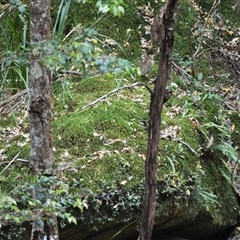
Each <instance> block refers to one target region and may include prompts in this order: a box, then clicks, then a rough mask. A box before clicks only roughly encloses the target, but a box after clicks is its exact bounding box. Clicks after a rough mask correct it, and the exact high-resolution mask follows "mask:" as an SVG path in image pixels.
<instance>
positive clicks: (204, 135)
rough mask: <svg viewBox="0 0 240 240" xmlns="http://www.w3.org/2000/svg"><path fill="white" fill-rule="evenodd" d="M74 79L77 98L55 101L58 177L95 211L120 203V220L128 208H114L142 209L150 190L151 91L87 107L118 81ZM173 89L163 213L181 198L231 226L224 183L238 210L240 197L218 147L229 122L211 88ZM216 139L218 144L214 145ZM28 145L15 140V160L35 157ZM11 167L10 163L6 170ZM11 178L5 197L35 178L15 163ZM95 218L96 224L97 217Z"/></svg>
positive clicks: (167, 108)
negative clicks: (146, 189) (224, 125)
mask: <svg viewBox="0 0 240 240" xmlns="http://www.w3.org/2000/svg"><path fill="white" fill-rule="evenodd" d="M175 80H176V79H175V78H174V81H175ZM127 81H128V82H127ZM69 82H70V83H71V84H70V85H69V86H70V89H71V94H72V97H70V95H67V94H66V92H65V91H60V90H58V92H57V91H55V94H54V96H53V99H54V104H53V105H54V107H53V119H54V120H53V143H54V149H55V152H54V156H55V160H56V174H57V177H58V178H60V179H63V181H67V182H68V186H69V191H70V193H71V194H73V196H78V197H79V196H81V198H83V199H85V200H87V201H88V204H89V205H90V206H92V205H91V204H94V206H95V207H96V204H99V201H97V200H96V199H98V198H101V199H102V198H103V199H104V200H106V199H107V200H108V201H109V204H110V205H111V204H112V212H111V214H113V215H112V217H113V216H114V214H115V215H116V216H117V215H118V214H120V212H121V211H122V210H121V209H122V208H121V209H120V208H119V209H115V208H114V206H115V205H116V203H117V202H118V201H119V202H121V204H123V205H124V208H125V210H126V211H130V210H132V209H134V208H132V207H133V205H134V204H136V206H135V207H136V208H137V209H139V207H140V206H141V196H142V193H143V189H144V165H145V164H144V162H145V158H146V153H147V139H148V132H147V128H148V127H147V123H148V118H149V112H148V107H149V99H150V94H149V92H148V91H147V90H146V88H145V87H143V86H137V87H135V88H134V89H124V90H121V91H119V92H116V93H114V94H112V95H110V96H108V97H107V98H105V99H104V100H102V101H99V102H98V103H96V104H93V105H92V106H91V107H87V108H85V109H83V110H82V107H84V106H86V105H87V104H89V103H91V102H92V101H94V100H96V99H97V98H99V97H101V96H103V95H104V94H106V93H109V92H110V91H112V90H113V89H114V88H115V87H116V81H115V79H114V78H113V77H111V76H110V75H109V76H108V75H103V76H98V77H94V78H90V79H79V78H75V79H72V80H69ZM176 82H177V81H176ZM124 83H126V84H131V83H132V80H131V79H125V81H124ZM56 84H61V83H56ZM122 84H123V83H122ZM55 87H57V85H55ZM169 88H170V89H172V90H173V91H174V93H173V96H172V98H170V100H169V101H168V102H167V103H166V104H165V105H164V111H163V114H162V124H161V129H162V131H163V132H162V134H161V139H160V149H159V159H158V172H157V176H158V194H159V198H158V201H159V204H160V205H158V208H157V209H158V213H157V214H161V209H162V208H161V206H162V205H161V202H162V201H163V200H164V199H165V200H167V199H169V198H172V197H174V198H176V199H175V201H176V202H178V203H181V202H182V201H186V202H189V203H192V204H193V205H194V206H195V207H196V206H198V204H196V203H197V202H198V203H201V208H203V209H205V210H207V211H208V212H209V213H210V214H211V215H212V216H213V217H214V219H215V221H216V223H224V221H225V222H226V221H228V219H229V221H230V219H231V216H233V215H234V213H235V212H234V211H233V212H230V213H228V214H229V218H227V220H226V219H224V218H223V216H224V214H226V212H224V211H225V208H224V209H223V207H226V204H227V203H226V201H227V199H226V197H225V195H224V194H223V189H222V186H224V189H225V190H224V191H226V192H227V194H228V195H229V199H231V206H232V205H234V201H235V200H236V199H235V197H234V194H233V190H232V188H231V185H230V184H229V183H228V182H227V180H226V179H225V178H224V177H223V175H222V172H221V171H224V172H225V173H226V174H229V172H227V171H228V170H227V169H226V168H225V165H224V164H223V161H222V159H224V154H222V152H221V151H219V149H218V150H217V146H218V144H220V143H222V140H223V139H222V137H223V138H224V139H225V137H224V136H226V137H229V136H228V135H227V134H226V135H224V136H223V135H222V129H224V128H221V127H218V126H219V125H220V124H221V121H222V118H221V117H220V116H219V115H220V114H221V111H220V109H221V107H220V105H219V103H218V98H217V97H215V96H214V97H212V95H211V94H209V93H208V92H207V91H205V89H204V88H202V92H201V91H200V89H199V90H198V91H197V90H195V91H193V90H191V89H190V88H188V89H187V90H185V91H183V90H182V89H180V88H179V86H177V85H176V84H175V83H174V82H172V83H169ZM63 96H64V97H63ZM237 117H238V116H237V115H235V114H233V115H232V121H237V120H236V119H237ZM234 119H235V120H234ZM208 123H211V124H210V125H207V124H208ZM236 131H239V129H238V128H237V129H236ZM211 135H213V136H214V142H213V144H212V145H211V146H210V147H208V148H207V147H206V145H208V143H209V138H210V136H211ZM234 136H235V135H234ZM24 140H25V138H24V137H22V136H20V137H18V138H13V139H12V140H11V141H12V145H11V147H9V148H7V150H6V151H7V156H8V160H11V159H12V158H14V156H16V155H17V154H18V153H20V156H21V158H23V159H29V144H26V145H24V146H23V147H21V148H20V147H19V143H22V142H24ZM220 150H221V149H220ZM209 153H211V154H209ZM201 156H202V157H201ZM3 168H4V165H2V166H1V169H0V170H1V171H2V170H3ZM3 176H4V177H2V182H1V186H0V187H1V191H2V192H5V193H8V192H10V191H11V190H12V188H15V187H16V181H17V182H18V183H19V184H21V183H24V182H26V181H29V179H31V174H29V171H28V168H27V164H26V163H24V162H17V163H15V164H13V165H12V166H11V167H9V168H8V169H7V170H6V171H5V172H4V175H3ZM4 179H8V180H7V181H5V180H4ZM30 181H31V180H30ZM109 196H114V197H109ZM123 196H124V197H123ZM126 196H128V197H126ZM101 201H102V200H101ZM101 201H100V202H101ZM111 201H112V202H111ZM123 202H124V203H123ZM101 204H102V203H101ZM101 204H100V205H101ZM100 205H99V207H100ZM110 205H109V207H110ZM94 206H92V207H94ZM127 209H128V210H127ZM198 210H199V209H197V208H196V211H198ZM169 211H170V210H169ZM109 214H110V213H109ZM111 214H110V215H111ZM165 214H169V215H170V212H169V213H167V212H166V213H165ZM91 219H92V220H94V216H92V217H91ZM92 220H91V221H92ZM95 220H96V219H95Z"/></svg>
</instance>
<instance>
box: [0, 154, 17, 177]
mask: <svg viewBox="0 0 240 240" xmlns="http://www.w3.org/2000/svg"><path fill="white" fill-rule="evenodd" d="M19 154H20V152H19V153H18V154H17V155H16V156H15V157H14V158H13V159H12V160H11V161H10V162H9V163H8V165H7V166H6V167H5V168H4V169H3V170H2V171H1V172H0V175H1V174H3V173H4V172H5V170H6V169H7V168H8V167H9V166H10V165H11V164H12V163H13V162H14V161H15V160H16V159H17V157H18V155H19Z"/></svg>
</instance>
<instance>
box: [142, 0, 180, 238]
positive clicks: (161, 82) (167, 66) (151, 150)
mask: <svg viewBox="0 0 240 240" xmlns="http://www.w3.org/2000/svg"><path fill="white" fill-rule="evenodd" d="M177 2H178V0H168V2H166V4H165V6H164V7H163V8H162V9H161V10H160V12H159V14H157V16H156V17H155V19H154V23H153V31H154V33H153V34H154V41H156V42H159V43H160V44H161V47H160V60H159V68H158V76H157V79H156V81H155V87H154V91H153V94H152V96H151V103H150V122H149V136H148V150H147V158H146V162H145V195H144V205H143V215H142V222H141V226H140V233H139V238H138V239H140V240H150V239H151V238H152V229H153V224H154V214H155V208H156V185H157V176H156V173H157V157H158V149H159V138H160V126H161V113H162V107H163V102H164V95H165V89H166V83H167V80H168V79H169V78H170V76H171V56H172V47H173V42H174V29H175V21H176V13H177Z"/></svg>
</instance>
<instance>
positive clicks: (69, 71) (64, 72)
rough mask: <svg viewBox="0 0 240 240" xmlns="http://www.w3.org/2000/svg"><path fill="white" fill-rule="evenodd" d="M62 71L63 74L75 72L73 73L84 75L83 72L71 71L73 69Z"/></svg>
mask: <svg viewBox="0 0 240 240" xmlns="http://www.w3.org/2000/svg"><path fill="white" fill-rule="evenodd" d="M60 73H62V74H73V75H78V76H83V73H82V72H78V71H71V70H61V71H60Z"/></svg>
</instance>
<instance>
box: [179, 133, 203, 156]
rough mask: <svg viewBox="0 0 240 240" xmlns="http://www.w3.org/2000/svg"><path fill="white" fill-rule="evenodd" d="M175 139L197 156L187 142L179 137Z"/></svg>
mask: <svg viewBox="0 0 240 240" xmlns="http://www.w3.org/2000/svg"><path fill="white" fill-rule="evenodd" d="M177 141H179V142H180V143H182V144H183V145H185V146H186V147H188V148H189V149H190V150H191V152H193V153H194V154H195V155H196V156H197V157H199V154H198V153H197V152H196V151H195V150H194V149H193V148H192V147H191V146H190V145H189V144H188V143H186V142H184V141H183V140H181V139H180V138H178V139H177Z"/></svg>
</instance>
